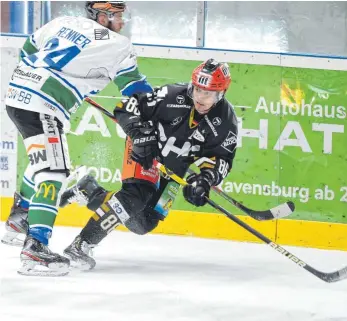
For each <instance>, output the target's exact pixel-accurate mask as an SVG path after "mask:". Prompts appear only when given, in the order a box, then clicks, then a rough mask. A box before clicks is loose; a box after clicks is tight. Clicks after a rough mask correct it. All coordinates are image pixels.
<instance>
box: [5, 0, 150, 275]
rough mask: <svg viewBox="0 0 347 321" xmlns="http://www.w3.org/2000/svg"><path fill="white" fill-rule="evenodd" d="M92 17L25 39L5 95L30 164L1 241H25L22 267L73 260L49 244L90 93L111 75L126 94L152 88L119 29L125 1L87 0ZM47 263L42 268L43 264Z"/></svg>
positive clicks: (62, 22)
mask: <svg viewBox="0 0 347 321" xmlns="http://www.w3.org/2000/svg"><path fill="white" fill-rule="evenodd" d="M86 10H87V14H88V17H87V18H85V17H66V16H65V17H59V18H56V19H54V20H52V21H51V22H49V23H47V24H46V25H45V26H43V27H42V28H40V29H39V30H37V31H36V32H35V33H34V34H33V35H31V36H30V37H29V38H28V39H27V41H26V42H25V44H24V46H23V49H22V52H21V57H22V59H21V61H20V62H19V64H18V66H17V67H16V69H15V70H14V73H13V75H12V78H11V80H10V83H9V87H8V91H7V95H6V109H7V113H8V115H9V117H10V118H11V120H12V121H13V122H14V123H15V125H16V127H17V128H18V130H19V132H20V134H21V136H22V137H23V140H24V145H25V148H26V152H27V155H28V157H29V165H28V167H27V168H26V170H25V173H24V177H23V182H22V184H21V187H20V191H19V193H16V194H15V201H14V205H13V207H12V209H11V213H10V217H9V219H8V221H7V222H6V229H7V234H6V235H5V236H4V238H3V240H2V242H3V243H6V244H10V245H22V244H23V242H20V240H18V238H17V236H18V234H19V233H22V234H26V238H25V241H24V245H23V249H22V251H21V254H20V259H21V264H22V267H21V268H20V270H19V271H18V272H19V273H21V274H26V275H32V274H39V275H63V274H66V273H68V267H69V260H68V259H67V258H65V257H63V256H61V255H59V254H56V253H53V252H51V251H50V250H49V248H48V240H49V238H50V236H51V233H52V229H53V225H54V222H55V218H56V215H57V213H58V207H59V202H60V195H61V193H62V192H63V191H64V189H65V187H66V181H67V176H68V175H69V169H70V159H69V152H68V146H67V141H66V136H65V132H67V131H68V130H69V128H70V117H71V113H73V112H75V111H76V109H77V108H78V107H79V106H80V105H81V103H82V101H83V99H84V97H86V96H88V95H90V94H95V93H97V92H98V91H100V90H102V89H103V88H104V87H105V86H106V85H107V84H108V83H109V82H110V81H114V83H115V84H116V85H117V86H118V88H119V90H120V91H121V93H122V95H124V96H131V95H132V94H134V93H137V92H150V91H152V88H151V86H150V85H149V84H148V83H147V81H146V77H145V76H143V75H141V74H140V73H139V71H138V67H137V62H136V54H135V52H134V48H133V46H132V44H131V42H130V40H129V39H128V38H126V37H124V36H122V35H120V34H119V32H120V30H121V29H122V27H123V25H124V23H125V15H126V11H127V8H126V4H125V2H124V1H88V2H86ZM37 265H41V266H44V269H42V268H39V267H37Z"/></svg>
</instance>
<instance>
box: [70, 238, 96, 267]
mask: <svg viewBox="0 0 347 321" xmlns="http://www.w3.org/2000/svg"><path fill="white" fill-rule="evenodd" d="M93 248H94V245H92V244H89V243H88V242H87V241H85V240H83V239H82V237H81V236H80V235H78V236H77V237H76V238H75V239H74V241H73V242H72V243H71V244H70V245H69V246H68V247H67V248H66V249H65V250H64V255H65V256H66V257H68V258H69V259H70V260H71V266H72V267H75V268H78V269H80V270H91V269H93V268H94V267H95V265H96V262H95V260H94V259H93V257H92V255H93V252H92V249H93Z"/></svg>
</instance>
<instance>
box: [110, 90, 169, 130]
mask: <svg viewBox="0 0 347 321" xmlns="http://www.w3.org/2000/svg"><path fill="white" fill-rule="evenodd" d="M166 95H167V86H164V87H159V88H155V89H154V91H153V92H150V93H139V94H135V95H133V96H132V97H130V98H129V99H123V100H122V101H120V102H119V103H118V104H117V105H116V107H115V109H114V111H113V113H114V116H115V117H116V120H117V122H118V123H119V125H120V126H121V127H122V129H123V130H124V132H125V133H126V134H127V132H128V131H129V129H130V128H131V127H132V124H133V123H136V122H140V121H149V120H151V121H155V118H156V114H157V111H158V109H159V108H160V104H161V102H162V101H163V100H164V99H165V97H166Z"/></svg>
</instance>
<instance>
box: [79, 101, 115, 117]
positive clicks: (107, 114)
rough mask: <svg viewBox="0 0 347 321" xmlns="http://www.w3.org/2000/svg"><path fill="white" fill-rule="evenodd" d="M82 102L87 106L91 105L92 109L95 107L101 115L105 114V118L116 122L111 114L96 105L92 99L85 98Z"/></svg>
mask: <svg viewBox="0 0 347 321" xmlns="http://www.w3.org/2000/svg"><path fill="white" fill-rule="evenodd" d="M84 101H86V102H87V103H88V104H90V105H92V106H93V107H95V108H96V109H98V110H99V111H101V112H102V113H103V114H105V115H106V116H107V117H109V118H111V119H112V120H113V121H115V122H117V120H116V117H114V115H113V114H112V113H110V112H109V111H108V110H107V109H105V108H104V107H102V106H101V105H100V104H98V103H97V102H96V101H94V100H93V99H91V98H89V97H86V98H84Z"/></svg>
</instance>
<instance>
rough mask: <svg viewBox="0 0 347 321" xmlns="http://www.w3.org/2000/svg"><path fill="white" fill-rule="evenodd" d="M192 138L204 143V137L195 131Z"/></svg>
mask: <svg viewBox="0 0 347 321" xmlns="http://www.w3.org/2000/svg"><path fill="white" fill-rule="evenodd" d="M192 137H193V138H195V139H196V140H198V141H200V142H204V141H205V137H204V136H203V135H202V134H201V133H200V132H199V131H198V130H197V129H196V130H195V131H194V133H193V135H192Z"/></svg>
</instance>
